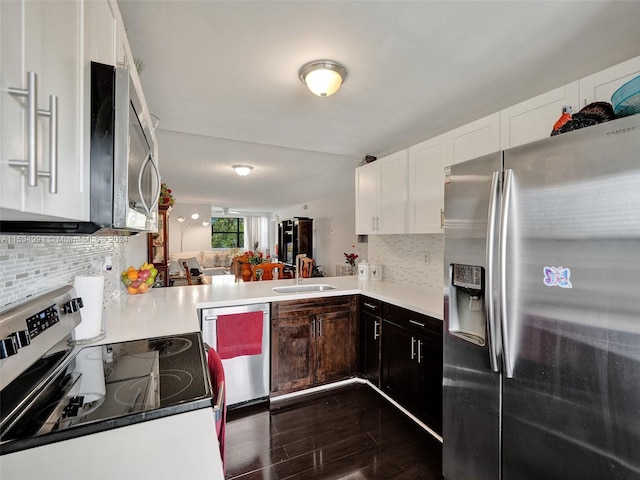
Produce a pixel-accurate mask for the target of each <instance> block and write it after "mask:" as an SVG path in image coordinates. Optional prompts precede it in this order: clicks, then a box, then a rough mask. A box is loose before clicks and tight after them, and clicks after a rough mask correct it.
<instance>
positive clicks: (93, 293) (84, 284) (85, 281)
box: [73, 275, 104, 341]
mask: <svg viewBox="0 0 640 480" xmlns="http://www.w3.org/2000/svg"><path fill="white" fill-rule="evenodd" d="M73 286H74V288H75V289H76V294H77V295H78V297H80V298H82V303H83V305H84V306H83V307H82V308H81V309H80V317H81V318H82V322H80V325H78V326H77V327H76V330H75V332H76V341H77V340H86V339H89V338H94V337H97V336H99V335H100V333H101V331H102V299H103V296H104V277H103V276H102V275H79V276H77V277H76V278H75V279H74V281H73Z"/></svg>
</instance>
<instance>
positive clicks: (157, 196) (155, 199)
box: [149, 155, 162, 210]
mask: <svg viewBox="0 0 640 480" xmlns="http://www.w3.org/2000/svg"><path fill="white" fill-rule="evenodd" d="M149 161H150V162H151V165H153V169H154V170H155V171H156V186H157V187H158V190H157V191H156V194H155V195H154V196H153V203H152V204H151V205H156V206H157V205H158V202H159V201H160V192H161V190H162V185H161V182H162V178H161V177H160V170H159V169H158V165H156V162H155V161H154V160H153V158H151V155H149ZM151 210H153V208H151Z"/></svg>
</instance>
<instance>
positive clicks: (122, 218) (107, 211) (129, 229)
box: [0, 62, 160, 235]
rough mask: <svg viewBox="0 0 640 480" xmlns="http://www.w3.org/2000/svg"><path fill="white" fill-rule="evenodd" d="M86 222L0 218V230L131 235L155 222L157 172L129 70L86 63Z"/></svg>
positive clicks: (151, 141) (153, 148)
mask: <svg viewBox="0 0 640 480" xmlns="http://www.w3.org/2000/svg"><path fill="white" fill-rule="evenodd" d="M90 125H91V130H90V132H91V133H90V135H91V136H90V142H91V143H90V161H89V163H90V171H89V176H90V181H89V184H90V194H89V197H90V202H91V203H90V207H89V211H90V214H89V221H87V222H80V221H66V220H65V221H55V220H54V221H10V220H3V221H0V233H42V234H62V235H65V234H66V235H68V234H106V235H131V234H135V233H138V232H145V231H153V230H155V229H156V226H157V205H158V198H159V196H160V172H159V170H158V165H157V161H156V158H155V152H156V146H155V143H154V138H155V137H154V136H153V135H152V134H151V131H152V130H151V125H149V124H148V121H147V119H146V117H145V116H144V115H143V107H142V103H141V101H140V96H139V94H138V92H137V90H136V87H135V83H134V82H133V79H132V77H131V75H130V73H129V69H128V68H124V67H114V66H111V65H104V64H101V63H96V62H91V122H90Z"/></svg>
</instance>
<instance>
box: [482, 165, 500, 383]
mask: <svg viewBox="0 0 640 480" xmlns="http://www.w3.org/2000/svg"><path fill="white" fill-rule="evenodd" d="M499 188H500V172H493V178H492V179H491V193H490V197H489V215H488V218H487V253H486V256H487V258H486V261H487V277H486V279H485V281H486V283H485V299H484V308H485V314H486V316H487V330H488V334H489V335H487V337H488V343H489V362H490V364H491V370H493V371H494V372H496V373H498V372H500V355H499V350H500V347H499V344H500V341H499V338H500V336H499V330H498V324H497V322H496V312H495V305H494V297H493V294H494V292H493V282H494V273H495V266H496V265H495V257H494V253H495V247H496V235H495V232H496V217H497V212H498V205H499V194H500V190H499Z"/></svg>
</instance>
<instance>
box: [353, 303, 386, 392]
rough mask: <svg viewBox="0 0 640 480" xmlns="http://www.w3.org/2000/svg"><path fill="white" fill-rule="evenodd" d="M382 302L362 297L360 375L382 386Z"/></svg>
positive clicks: (377, 385)
mask: <svg viewBox="0 0 640 480" xmlns="http://www.w3.org/2000/svg"><path fill="white" fill-rule="evenodd" d="M381 314H382V302H380V300H376V299H373V298H369V297H361V299H360V369H359V372H360V376H361V377H362V378H365V379H367V380H369V381H370V382H371V383H372V384H374V385H375V386H376V387H380V332H381V331H382V318H381V317H380V315H381Z"/></svg>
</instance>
